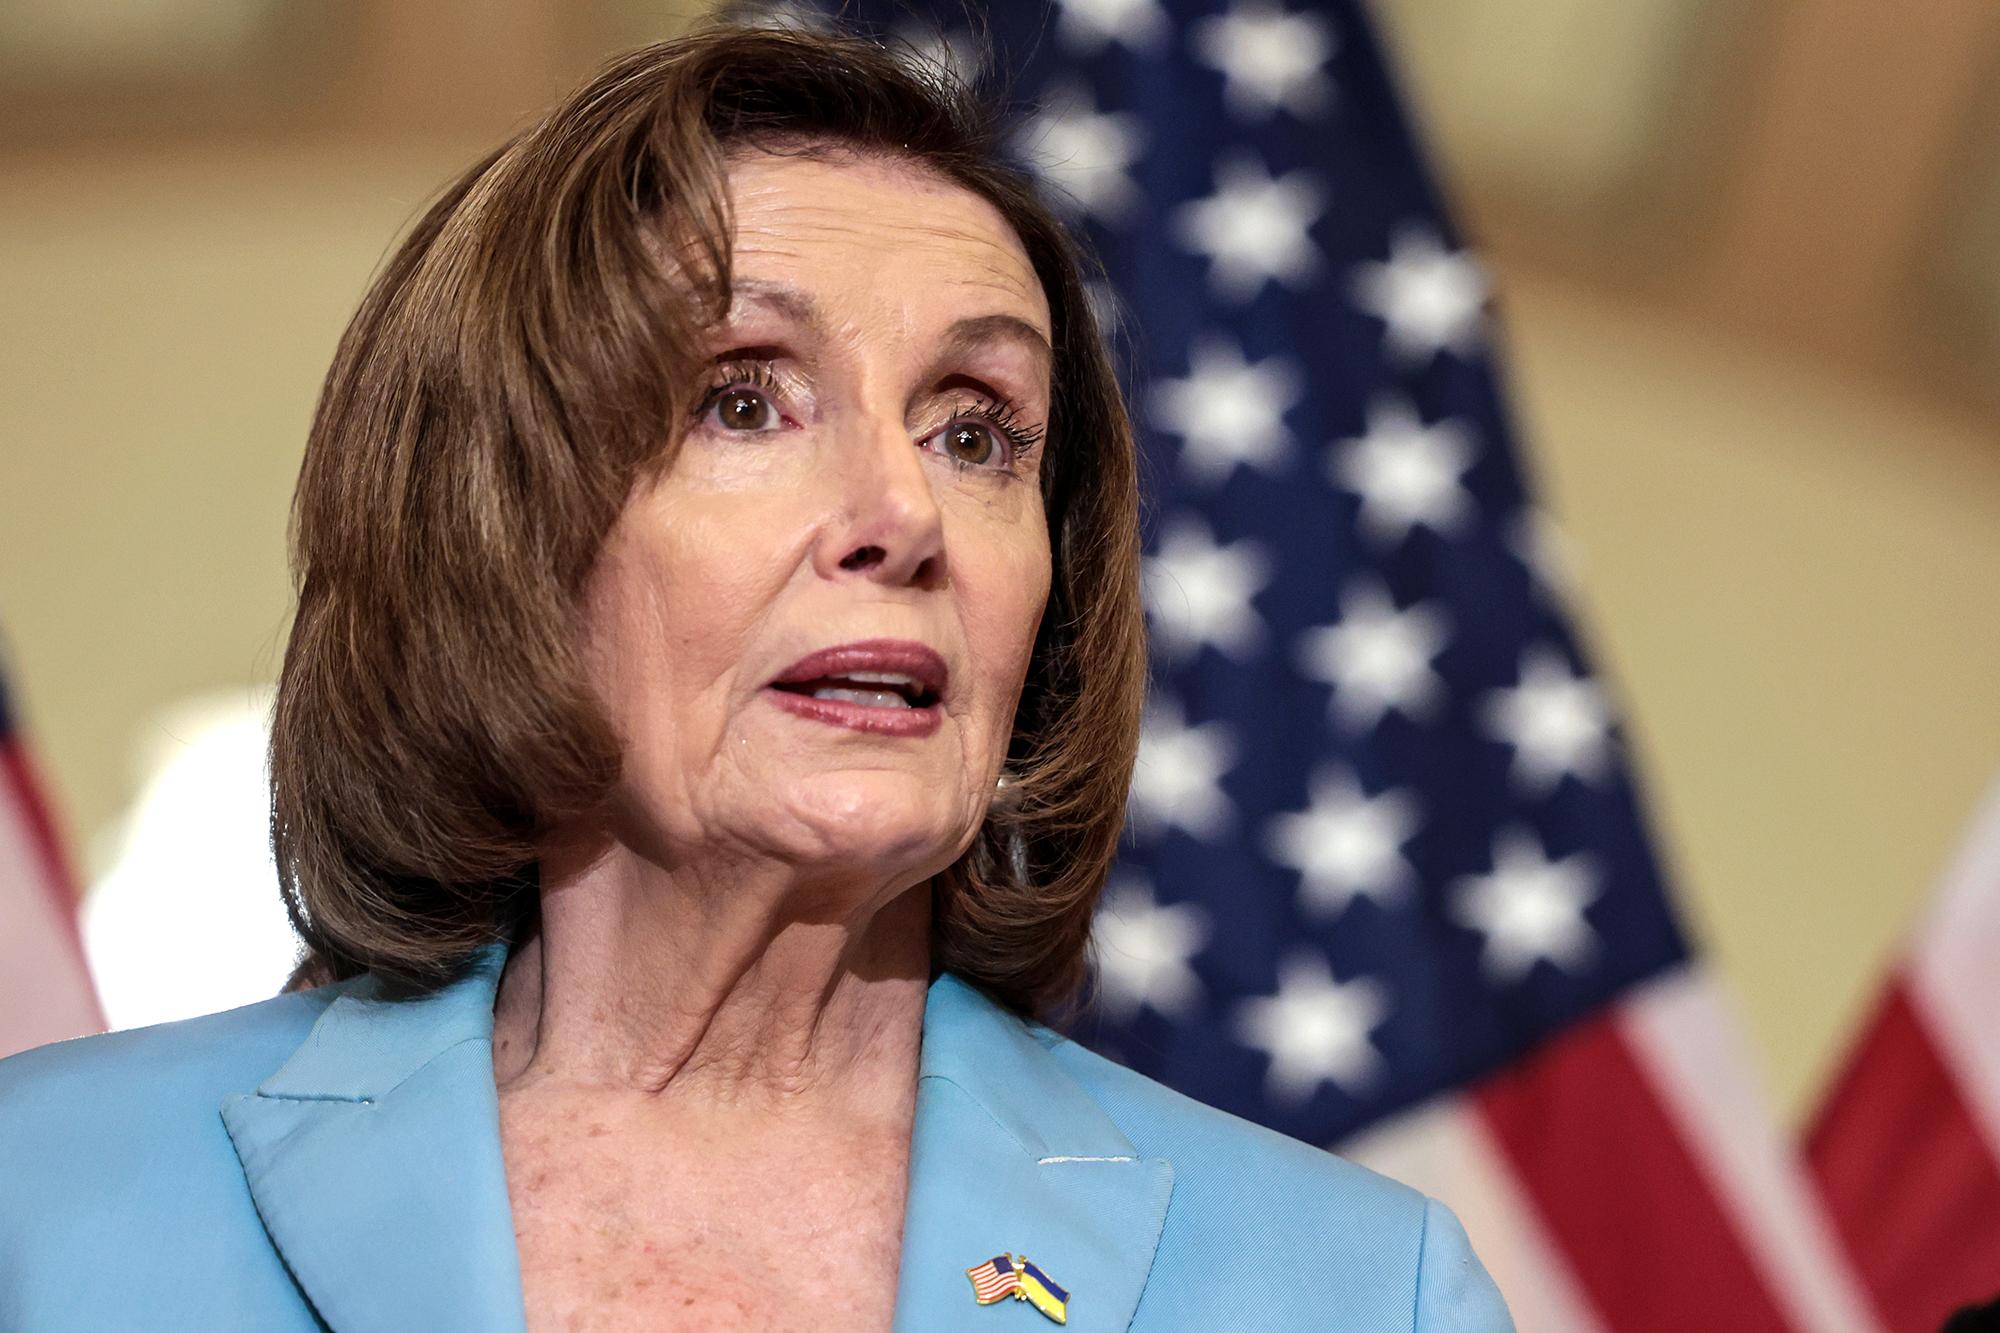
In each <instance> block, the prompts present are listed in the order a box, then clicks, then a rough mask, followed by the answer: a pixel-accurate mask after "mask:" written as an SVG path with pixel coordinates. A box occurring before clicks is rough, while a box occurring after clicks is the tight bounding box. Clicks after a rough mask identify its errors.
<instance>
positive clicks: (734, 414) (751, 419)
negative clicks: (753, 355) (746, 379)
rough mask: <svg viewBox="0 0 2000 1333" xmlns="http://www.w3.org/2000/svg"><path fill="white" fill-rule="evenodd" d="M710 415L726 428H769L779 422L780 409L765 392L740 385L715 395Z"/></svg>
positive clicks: (710, 417)
mask: <svg viewBox="0 0 2000 1333" xmlns="http://www.w3.org/2000/svg"><path fill="white" fill-rule="evenodd" d="M708 416H709V419H710V420H711V421H713V422H714V423H715V424H716V425H718V426H720V427H722V428H723V429H724V430H769V429H770V428H771V427H772V426H774V425H775V424H777V420H778V411H777V409H776V408H774V407H772V406H771V400H770V399H768V398H766V397H765V396H764V395H763V393H761V392H760V391H758V390H756V389H746V388H743V387H742V386H740V385H739V386H737V387H736V388H733V389H724V390H723V391H722V392H721V393H718V394H717V395H715V400H714V402H712V403H711V404H710V405H709V409H708Z"/></svg>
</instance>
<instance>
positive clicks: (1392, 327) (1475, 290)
mask: <svg viewBox="0 0 2000 1333" xmlns="http://www.w3.org/2000/svg"><path fill="white" fill-rule="evenodd" d="M1354 303H1355V304H1356V305H1358V306H1360V307H1361V308H1362V309H1363V310H1365V311H1367V312H1368V313H1369V314H1371V315H1374V316H1375V317H1376V318H1378V319H1380V320H1382V321H1383V322H1384V323H1385V324H1387V325H1388V342H1389V350H1390V351H1391V352H1392V353H1394V354H1395V355H1396V356H1397V357H1398V358H1400V359H1402V360H1404V361H1406V362H1412V363H1416V364H1422V363H1423V362H1425V361H1428V360H1430V358H1431V357H1432V356H1433V355H1435V354H1436V353H1437V352H1438V351H1439V350H1441V349H1443V348H1447V347H1448V348H1450V349H1451V350H1452V351H1454V352H1457V353H1458V354H1459V355H1460V356H1465V355H1469V354H1470V353H1471V352H1472V351H1473V350H1474V349H1475V348H1476V347H1477V346H1478V344H1479V321H1480V317H1481V315H1482V314H1483V312H1484V311H1485V309H1486V275H1485V273H1484V272H1483V271H1482V270H1481V269H1480V267H1479V261H1477V260H1476V259H1474V258H1473V257H1472V256H1471V255H1470V254H1468V253H1466V252H1465V251H1463V250H1447V249H1445V248H1444V244H1443V242H1441V241H1440V240H1439V239H1438V235H1437V233H1436V232H1434V231H1432V230H1431V229H1430V228H1428V227H1425V226H1422V225H1415V226H1405V227H1403V228H1401V229H1400V230H1398V231H1397V233H1396V235H1395V236H1394V237H1393V238H1392V239H1391V240H1390V243H1389V259H1388V262H1386V263H1379V262H1374V261H1370V262H1368V263H1363V264H1357V265H1355V267H1354Z"/></svg>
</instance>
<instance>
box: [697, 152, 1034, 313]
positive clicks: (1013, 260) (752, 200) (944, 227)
mask: <svg viewBox="0 0 2000 1333" xmlns="http://www.w3.org/2000/svg"><path fill="white" fill-rule="evenodd" d="M729 187H730V196H731V202H732V204H733V206H734V209H735V220H736V229H735V239H734V253H733V256H732V266H733V268H734V270H735V273H736V275H737V276H738V277H739V278H742V279H744V280H746V281H748V282H751V283H754V282H756V281H758V280H773V281H779V282H783V283H786V284H787V285H796V286H798V287H801V288H804V289H806V290H809V291H812V292H814V293H816V294H818V295H820V296H821V297H822V298H823V299H824V298H827V297H833V298H836V299H840V298H845V300H847V301H849V302H853V303H857V304H878V305H879V304H884V303H887V304H891V305H895V306H898V307H903V308H905V309H906V312H907V307H909V306H911V305H912V303H915V304H917V305H919V306H924V305H935V306H936V307H937V308H938V310H937V313H938V314H939V315H940V316H945V317H949V318H959V317H962V316H964V315H966V314H968V313H971V314H986V313H992V314H1008V315H1014V316H1016V317H1018V318H1021V319H1024V320H1027V321H1028V322H1029V323H1031V324H1033V325H1034V326H1035V327H1036V328H1038V329H1040V330H1041V331H1042V333H1043V334H1044V335H1045V336H1046V335H1047V334H1048V332H1049V309H1048V300H1047V298H1046V296H1045V295H1044V294H1043V292H1042V285H1041V281H1040V279H1038V278H1037V277H1036V275H1035V270H1034V266H1033V265H1032V264H1031V263H1030V262H1029V260H1028V255H1027V252H1026V250H1024V249H1023V248H1022V246H1021V242H1020V238H1019V237H1017V236H1016V235H1015V234H1014V229H1013V228H1012V227H1011V226H1009V225H1008V223H1007V221H1006V219H1005V218H1003V217H1001V215H1000V212H999V210H998V209H996V208H995V207H994V206H993V205H992V204H990V203H988V202H987V201H986V200H985V199H982V198H980V197H979V196H978V195H976V194H974V193H972V191H970V190H968V189H966V188H965V187H963V186H960V185H956V184H953V183H952V182H950V181H947V180H945V179H943V178H942V177H940V176H938V175H936V174H935V173H933V172H931V171H929V170H928V169H926V168H924V167H921V166H917V165H915V164H912V163H907V162H900V161H896V160H893V159H889V158H883V157H874V156H865V155H858V154H851V153H846V152H841V151H838V150H836V151H834V152H831V153H828V154H825V155H816V156H812V157H804V156H797V155H783V154H775V153H767V152H748V153H742V154H738V155H735V156H733V157H732V158H731V160H730V164H729ZM975 306H976V307H979V309H976V310H975V309H973V308H972V307H975Z"/></svg>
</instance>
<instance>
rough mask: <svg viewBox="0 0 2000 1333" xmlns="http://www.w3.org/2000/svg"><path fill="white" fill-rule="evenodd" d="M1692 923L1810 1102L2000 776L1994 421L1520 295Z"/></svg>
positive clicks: (1535, 454)
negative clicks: (1962, 418)
mask: <svg viewBox="0 0 2000 1333" xmlns="http://www.w3.org/2000/svg"><path fill="white" fill-rule="evenodd" d="M1510 297H1511V301H1510V306H1509V313H1510V316H1511V317H1510V319H1509V327H1510V330H1511V333H1512V335H1513V336H1512V353H1513V362H1514V366H1515V375H1514V380H1515V384H1516V387H1517V389H1518V391H1519V392H1518V396H1517V404H1518V407H1519V410H1520V412H1521V414H1522V416H1523V418H1524V423H1525V426H1526V431H1525V434H1526V436H1527V438H1528V441H1529V444H1530V451H1531V455H1532V457H1531V459H1530V463H1531V466H1535V467H1536V469H1537V471H1538V472H1539V474H1540V476H1539V480H1540V482H1541V493H1542V495H1543V497H1544V499H1545V500H1546V501H1547V502H1548V503H1549V504H1550V506H1551V508H1552V509H1553V510H1554V511H1555V512H1556V514H1557V516H1558V518H1559V520H1560V522H1561V523H1562V525H1563V527H1564V528H1565V529H1566V530H1567V532H1568V533H1569V534H1570V536H1571V538H1572V539H1573V542H1574V545H1575V548H1576V551H1577V561H1578V564H1579V566H1580V569H1579V581H1580V583H1581V587H1580V589H1579V592H1578V596H1577V611H1578V613H1579V615H1580V616H1581V618H1582V620H1583V629H1584V631H1585V633H1586V636H1587V637H1589V638H1591V639H1592V640H1594V643H1595V646H1596V648H1597V650H1598V653H1599V656H1600V658H1601V659H1602V661H1603V664H1604V666H1605V667H1606V669H1607V671H1608V672H1609V673H1610V674H1611V675H1612V676H1613V678H1614V680H1615V683H1616V685H1617V686H1618V687H1619V688H1620V689H1621V691H1622V694H1623V696H1624V700H1625V703H1626V707H1627V713H1628V717H1629V719H1630V723H1631V727H1632V731H1633V738H1634V743H1635V747H1636V749H1637V751H1638V763H1639V767H1640V772H1641V777H1642V779H1643V780H1644V781H1646V783H1647V785H1648V788H1649V795H1650V797H1651V807H1652V812H1653V818H1654V823H1655V826H1656V828H1657V829H1658V830H1659V833H1660V835H1661V839H1662V842H1663V847H1662V850H1663V852H1664V853H1665V855H1666V857H1667V859H1668V861H1669V863H1670V869H1671V870H1672V871H1673V872H1674V879H1675V882H1676V884H1677V885H1678V887H1679V888H1680V889H1681V890H1682V901H1683V904H1684V907H1685V909H1686V911H1687V913H1688V915H1689V917H1690V918H1691V925H1692V926H1693V928H1694V930H1695V932H1696V934H1697V935H1698V936H1699V937H1700V939H1701V941H1702V942H1703V943H1705V944H1707V945H1708V946H1710V947H1711V950H1712V956H1713V957H1714V958H1715V959H1716V960H1718V961H1719V963H1720V965H1721V968H1722V970H1723V972H1724V974H1725V976H1726V977H1727V979H1728V981H1729V982H1730V983H1731V984H1732V987H1733V989H1734V990H1735V991H1736V992H1737V993H1738V995H1739V996H1740V997H1741V998H1742V1000H1743V1002H1744V1006H1745V1010H1746V1013H1747V1017H1748V1020H1749V1026H1750V1029H1751V1032H1752V1035H1753V1036H1754V1038H1755V1039H1756V1044H1757V1046H1758V1048H1759V1049H1760V1050H1761V1052H1762V1054H1763V1056H1764V1059H1765V1064H1766V1068H1767V1070H1768V1071H1769V1073H1770V1075H1771V1079H1772V1086H1773V1089H1774V1091H1775V1092H1776V1093H1777V1094H1778V1096H1779V1098H1780V1101H1781V1104H1782V1105H1783V1106H1784V1107H1785V1109H1786V1110H1787V1111H1788V1112H1790V1113H1792V1114H1794V1115H1802V1114H1804V1113H1806V1112H1807V1111H1808V1110H1809V1106H1810V1102H1811V1099H1812V1097H1813V1095H1814V1094H1815V1093H1816V1091H1817V1090H1818V1089H1819V1088H1820V1087H1821V1086H1822V1085H1823V1082H1824V1080H1825V1078H1826V1077H1827V1076H1828V1074H1829V1073H1830V1072H1831V1071H1830V1070H1829V1069H1828V1068H1827V1066H1828V1062H1829V1061H1830V1060H1832V1059H1834V1058H1836V1057H1837V1054H1838V1049H1839V1047H1840V1044H1841V1042H1842V1040H1843V1037H1844V1035H1845V1034H1847V1033H1848V1032H1850V1031H1851V1030H1852V1029H1853V1025H1854V1024H1855V1023H1856V1022H1857V1021H1858V1020H1859V1019H1860V1018H1861V1016H1862V1015H1861V1012H1860V1010H1861V1009H1862V1008H1863V1007H1864V1006H1865V1005H1866V1004H1867V1003H1868V1001H1869V1000H1870V998H1871V997H1872V994H1873V991H1874V988H1875V986H1876V984H1877V982H1878V980H1879V976H1880V972H1881V969H1882V968H1883V967H1884V966H1885V964H1886V963H1887V961H1888V960H1889V958H1890V957H1891V956H1892V955H1893V952H1894V950H1895V947H1896V943H1897V940H1898V938H1899V937H1900V935H1901V933H1902V931H1903V930H1904V928H1905V927H1906V925H1907V924H1908V922H1909V921H1910V919H1911V917H1912V914H1913V913H1914V912H1915V911H1916V910H1918V907H1919V905H1920V904H1921V902H1922V901H1923V899H1924V898H1925V896H1926V894H1927V891H1928V889H1929V885H1930V880H1931V878H1932V876H1933V875H1934V874H1936V873H1937V872H1938V871H1939V870H1941V869H1942V867H1943V863H1944V861H1945V859H1946V857H1947V856H1948V855H1949V853H1950V851H1951V849H1952V847H1953V845H1954V843H1955V841H1956V839H1957V837H1958V835H1959V832H1960V829H1961V827H1962V825H1963V822H1964V821H1965V820H1966V818H1967V817H1968V816H1969V815H1970V813H1971V809H1972V806H1973V804H1974V803H1975V802H1976V801H1977V800H1978V798H1979V797H1980V795H1981V794H1982V792H1983V791H1984V790H1985V789H1986V787H1987V785H1988V784H1989V783H1990V782H1992V781H1993V780H1994V779H1995V778H1996V777H2000V440H1996V439H1995V438H1994V435H1993V433H1992V431H1991V428H1990V427H1985V426H1972V425H1968V424H1965V423H1961V422H1954V421H1952V420H1950V419H1945V418H1940V417H1938V416H1936V415H1933V414H1931V413H1930V412H1927V411H1926V410H1924V409H1922V408H1920V407H1918V406H1915V405H1912V404H1909V403H1904V402H1899V401H1895V400H1891V399H1884V398H1882V397H1879V396H1875V395H1874V394H1871V393H1870V392H1868V391H1866V390H1863V389H1859V388H1856V387H1854V386H1852V385H1849V384H1846V383H1843V382H1842V381H1840V380H1838V379H1835V378H1832V377H1829V376H1826V375H1823V374H1816V373H1813V372H1811V371H1809V370H1807V369H1805V368H1803V367H1800V366H1796V365H1789V364H1786V363H1785V362H1784V361H1782V360H1777V359H1774V358H1772V357H1770V356H1769V355H1767V354H1760V353H1759V352H1757V351H1756V350H1754V349H1752V348H1749V347H1745V346H1742V345H1733V344H1729V343H1726V342H1715V341H1709V340H1706V339H1703V338H1701V337H1698V336H1695V335H1692V334H1690V333H1687V332H1684V331H1676V330H1674V329H1672V328H1670V327H1661V326H1658V325H1655V324H1648V323H1645V322H1641V321H1638V320H1636V319H1634V318H1633V317H1632V316H1630V315H1624V316H1621V315H1619V314H1617V313H1616V312H1614V311H1612V310H1608V309H1606V308H1604V307H1601V306H1594V305H1591V304H1589V303H1587V302H1583V301H1580V300H1577V299H1575V298H1572V297H1565V296H1564V295H1563V294H1562V293H1560V292H1557V291H1552V290H1547V289H1539V288H1535V287H1531V286H1528V285H1525V284H1516V285H1515V286H1514V287H1513V288H1511V289H1510Z"/></svg>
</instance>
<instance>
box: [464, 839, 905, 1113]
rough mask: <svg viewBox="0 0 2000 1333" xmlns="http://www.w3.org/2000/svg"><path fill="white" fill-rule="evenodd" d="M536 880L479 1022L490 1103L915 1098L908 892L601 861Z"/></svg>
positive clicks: (739, 871) (615, 854)
mask: <svg viewBox="0 0 2000 1333" xmlns="http://www.w3.org/2000/svg"><path fill="white" fill-rule="evenodd" d="M568 859H569V858H565V857H563V856H561V855H560V854H558V855H555V856H552V857H549V858H545V860H544V862H543V884H542V913H541V926H540V929H539V930H538V931H537V933H536V934H535V935H534V936H532V937H531V938H530V939H529V940H528V941H527V942H525V943H524V944H523V945H522V946H521V947H520V948H519V949H517V950H516V951H515V954H514V956H513V957H512V958H511V959H509V961H508V964H507V969H506V972H505V973H504V974H503V976H502V978H501V983H500V992H499V996H498V1000H497V1002H496V1004H495V1007H494V1041H493V1060H494V1075H495V1078H496V1079H497V1080H498V1082H499V1084H500V1086H501V1088H502V1090H503V1091H509V1090H515V1089H521V1088H525V1087H527V1086H528V1085H530V1084H533V1083H539V1082H544V1081H547V1080H556V1081H560V1082H562V1083H565V1084H570V1085H576V1086H579V1087H589V1088H599V1089H602V1090H604V1091H626V1092H636V1093H642V1094H647V1095H649V1096H654V1097H659V1098H670V1099H673V1100H676V1101H680V1102H684V1103H694V1104H701V1103H707V1104H709V1105H712V1106H715V1107H718V1108H728V1107H735V1106H742V1105H744V1104H745V1103H750V1104H756V1103H765V1104H768V1105H769V1106H771V1107H772V1108H773V1109H777V1108H789V1109H796V1108H801V1107H803V1106H805V1105H808V1104H820V1105H833V1106H839V1105H840V1104H843V1103H845V1104H848V1105H853V1106H868V1105H880V1104H881V1102H882V1098H883V1097H884V1096H885V1095H887V1096H888V1097H889V1098H890V1100H891V1101H892V1102H901V1101H903V1100H905V1099H906V1098H907V1097H908V1096H909V1095H910V1092H911V1090H913V1089H914V1088H915V1085H916V1079H917V1062H918V1055H919V1048H920V1045H921V1034H922V1024H923V1007H924V998H925V992H926V989H927V984H928V981H929V969H930V950H929V931H930V895H929V892H928V891H927V890H926V889H925V887H924V886H922V885H918V886H916V887H915V888H909V889H900V888H899V887H898V886H894V885H872V886H871V885H867V884H854V883H843V882H811V881H808V880H805V879H803V878H802V877H801V876H799V875H798V874H797V873H796V871H794V870H793V869H792V868H790V867H781V866H751V867H744V866H735V867H730V868H728V869H727V870H720V871H719V870H717V869H716V868H712V867H710V868H706V869H704V868H701V867H688V866H682V867H676V868H673V869H668V868H665V867H662V866H661V865H659V864H658V863H656V862H654V861H651V860H648V859H646V858H645V857H643V856H640V855H638V854H636V853H634V852H632V851H631V850H630V849H628V848H624V847H622V846H616V845H614V846H613V847H611V848H610V849H608V850H601V851H598V852H596V853H594V854H593V855H591V856H589V857H587V858H584V857H578V858H574V860H573V861H572V863H571V864H568V865H566V864H565V860H568Z"/></svg>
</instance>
